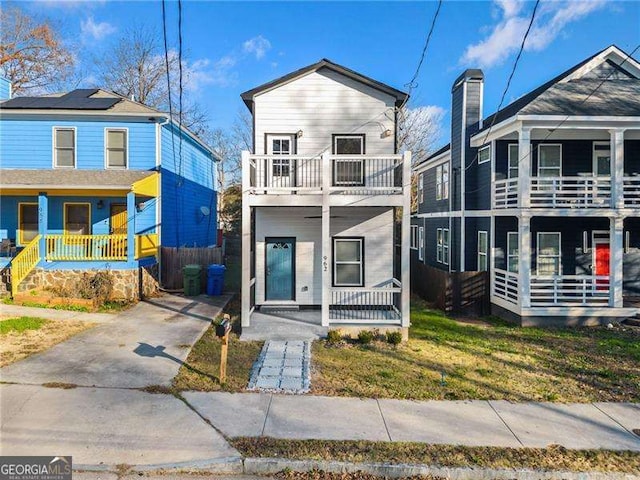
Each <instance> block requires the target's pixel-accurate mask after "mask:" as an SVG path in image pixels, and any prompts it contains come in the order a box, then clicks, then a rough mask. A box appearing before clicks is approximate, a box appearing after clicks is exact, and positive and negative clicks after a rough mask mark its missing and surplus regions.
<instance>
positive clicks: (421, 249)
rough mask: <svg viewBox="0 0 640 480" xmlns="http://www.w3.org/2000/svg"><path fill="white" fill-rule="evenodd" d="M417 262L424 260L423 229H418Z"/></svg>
mask: <svg viewBox="0 0 640 480" xmlns="http://www.w3.org/2000/svg"><path fill="white" fill-rule="evenodd" d="M418 260H420V261H422V260H424V227H420V228H418Z"/></svg>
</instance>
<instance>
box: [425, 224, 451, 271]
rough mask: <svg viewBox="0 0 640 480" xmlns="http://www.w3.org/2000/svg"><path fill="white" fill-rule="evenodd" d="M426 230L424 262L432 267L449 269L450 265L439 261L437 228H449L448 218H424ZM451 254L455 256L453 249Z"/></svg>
mask: <svg viewBox="0 0 640 480" xmlns="http://www.w3.org/2000/svg"><path fill="white" fill-rule="evenodd" d="M424 224H425V231H424V241H425V252H424V263H425V264H426V265H429V266H431V267H435V268H439V269H442V270H447V271H448V270H449V266H448V265H445V264H444V263H440V262H438V261H437V255H436V252H437V248H436V247H437V244H438V242H437V236H436V235H437V230H438V228H449V219H448V218H426V219H424ZM450 254H451V256H452V257H453V250H452V249H450Z"/></svg>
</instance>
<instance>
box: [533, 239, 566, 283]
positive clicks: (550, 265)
mask: <svg viewBox="0 0 640 480" xmlns="http://www.w3.org/2000/svg"><path fill="white" fill-rule="evenodd" d="M560 258H561V247H560V233H559V232H538V248H537V263H538V275H560V273H561V271H560V270H561V268H560V266H561V264H560Z"/></svg>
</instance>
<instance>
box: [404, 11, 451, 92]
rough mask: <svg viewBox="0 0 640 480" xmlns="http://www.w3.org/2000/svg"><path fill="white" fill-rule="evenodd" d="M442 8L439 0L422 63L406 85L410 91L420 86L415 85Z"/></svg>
mask: <svg viewBox="0 0 640 480" xmlns="http://www.w3.org/2000/svg"><path fill="white" fill-rule="evenodd" d="M440 8H442V0H438V7H437V8H436V13H435V14H434V15H433V19H432V20H431V27H430V28H429V33H428V34H427V39H426V41H425V42H424V47H423V48H422V54H421V55H420V61H419V62H418V66H417V67H416V71H415V73H414V74H413V77H411V80H410V81H409V83H407V84H405V87H409V89H410V90H413V89H414V88H416V87H417V86H418V85H417V84H416V83H415V81H416V79H417V78H418V75H419V74H420V68H422V64H423V63H424V59H425V57H426V55H427V49H428V48H429V42H431V36H432V35H433V30H434V29H435V27H436V21H437V20H438V15H439V14H440Z"/></svg>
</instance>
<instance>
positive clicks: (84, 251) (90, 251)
mask: <svg viewBox="0 0 640 480" xmlns="http://www.w3.org/2000/svg"><path fill="white" fill-rule="evenodd" d="M45 242H46V245H47V251H46V254H45V255H46V259H47V260H51V261H72V262H73V261H85V260H113V261H126V260H127V236H126V235H46V236H45Z"/></svg>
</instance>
